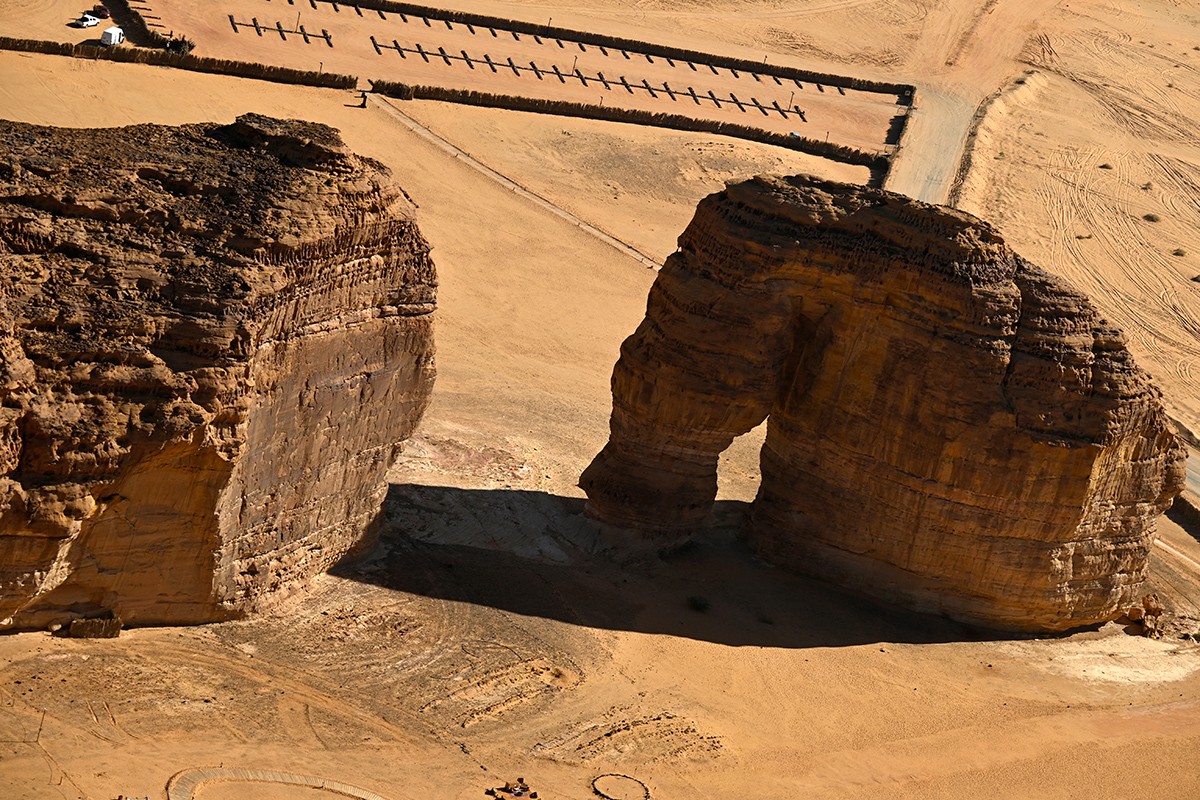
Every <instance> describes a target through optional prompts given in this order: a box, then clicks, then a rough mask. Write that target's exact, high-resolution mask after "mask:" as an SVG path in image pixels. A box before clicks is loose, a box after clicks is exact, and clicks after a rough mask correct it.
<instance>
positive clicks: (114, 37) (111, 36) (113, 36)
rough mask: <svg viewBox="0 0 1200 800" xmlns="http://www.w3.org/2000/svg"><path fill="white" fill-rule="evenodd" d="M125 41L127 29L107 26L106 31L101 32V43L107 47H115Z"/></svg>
mask: <svg viewBox="0 0 1200 800" xmlns="http://www.w3.org/2000/svg"><path fill="white" fill-rule="evenodd" d="M123 41H125V31H123V30H121V29H120V28H118V27H117V26H115V25H114V26H113V27H111V28H105V30H104V33H102V34H100V44H102V45H104V46H106V47H114V46H116V45H118V44H120V43H121V42H123Z"/></svg>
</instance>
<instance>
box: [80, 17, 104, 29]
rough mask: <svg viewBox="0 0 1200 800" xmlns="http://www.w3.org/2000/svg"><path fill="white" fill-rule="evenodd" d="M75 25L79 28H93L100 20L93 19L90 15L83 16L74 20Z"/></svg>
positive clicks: (97, 18)
mask: <svg viewBox="0 0 1200 800" xmlns="http://www.w3.org/2000/svg"><path fill="white" fill-rule="evenodd" d="M75 24H76V26H78V27H80V28H94V27H96V26H97V25H99V24H100V18H99V17H93V16H92V15H91V14H84V15H83V16H82V17H80V18H79V19H77V20H75Z"/></svg>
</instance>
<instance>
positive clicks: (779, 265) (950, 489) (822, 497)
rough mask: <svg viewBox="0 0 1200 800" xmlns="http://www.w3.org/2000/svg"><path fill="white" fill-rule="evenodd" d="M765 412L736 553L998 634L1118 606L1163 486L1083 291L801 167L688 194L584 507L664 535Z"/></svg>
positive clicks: (1135, 406) (1162, 443)
mask: <svg viewBox="0 0 1200 800" xmlns="http://www.w3.org/2000/svg"><path fill="white" fill-rule="evenodd" d="M764 418H769V419H768V430H767V436H766V441H765V444H764V446H763V449H762V486H761V488H760V491H759V494H758V497H757V499H756V500H755V502H754V505H753V508H752V511H751V514H750V518H749V524H748V528H747V538H748V540H749V541H750V542H751V544H752V545H753V546H754V547H755V548H756V549H758V550H759V551H760V552H762V553H763V554H764V555H766V556H767V557H768V558H770V559H771V560H773V561H775V562H777V563H780V564H783V565H785V566H788V567H790V568H793V569H796V570H799V571H803V572H809V573H813V574H816V575H818V576H820V577H823V578H826V579H830V580H834V581H837V582H841V583H845V584H848V585H851V586H853V587H855V588H857V589H860V590H862V591H865V592H867V593H869V594H872V595H875V596H878V597H882V598H886V599H890V600H900V601H902V602H905V603H906V604H908V605H912V606H915V607H918V608H922V609H926V610H933V611H939V612H943V613H947V614H950V615H952V616H955V617H957V618H959V619H964V620H967V621H971V622H977V623H982V624H986V625H989V626H993V627H998V628H1007V629H1016V630H1063V629H1068V628H1071V627H1076V626H1079V625H1084V624H1090V623H1093V622H1096V621H1100V620H1103V619H1109V618H1111V617H1113V616H1115V615H1116V614H1117V613H1119V611H1120V610H1121V609H1122V608H1124V607H1127V606H1128V605H1130V604H1132V602H1133V600H1134V599H1135V597H1136V596H1137V592H1138V591H1139V589H1140V587H1141V584H1142V583H1143V582H1144V580H1145V577H1146V571H1147V563H1148V556H1149V547H1150V544H1151V541H1152V536H1153V533H1154V528H1153V521H1154V519H1155V518H1156V517H1157V516H1158V514H1160V513H1161V512H1162V511H1163V510H1164V509H1165V508H1167V507H1168V506H1169V505H1170V503H1171V500H1172V498H1173V497H1174V496H1175V495H1176V494H1178V492H1179V491H1180V489H1181V487H1182V475H1183V459H1184V455H1183V450H1182V449H1181V447H1180V445H1179V443H1178V442H1177V441H1176V439H1175V437H1174V435H1173V433H1172V432H1171V430H1170V427H1169V423H1168V420H1167V418H1166V415H1165V412H1164V410H1163V407H1162V404H1161V401H1160V396H1159V393H1158V391H1157V389H1156V388H1155V387H1154V386H1153V385H1152V384H1151V383H1150V380H1149V377H1148V376H1147V375H1146V374H1145V373H1144V372H1142V371H1141V370H1139V369H1138V368H1137V367H1136V365H1135V364H1134V363H1133V360H1132V357H1131V356H1130V354H1129V352H1128V351H1127V350H1126V348H1125V345H1124V342H1123V340H1122V338H1121V335H1120V333H1119V331H1117V330H1116V329H1114V328H1113V327H1112V326H1111V325H1109V324H1108V323H1107V322H1105V321H1104V320H1103V319H1101V318H1100V316H1099V315H1098V313H1097V312H1096V310H1095V309H1094V308H1093V307H1092V305H1091V303H1090V301H1088V299H1087V298H1086V297H1085V296H1083V295H1082V294H1080V293H1079V292H1077V291H1075V290H1074V289H1072V288H1070V287H1069V286H1068V285H1066V284H1065V283H1064V282H1063V281H1061V280H1059V279H1057V278H1055V277H1054V276H1052V275H1049V274H1047V273H1045V272H1043V271H1042V270H1040V269H1038V268H1037V267H1035V266H1033V265H1032V264H1030V263H1029V262H1027V261H1025V260H1024V259H1022V258H1021V257H1020V256H1017V255H1016V254H1015V253H1013V252H1012V251H1011V250H1010V249H1009V248H1008V247H1007V246H1006V245H1005V244H1004V242H1003V241H1002V240H1001V238H1000V237H999V236H998V235H997V234H996V232H995V231H994V230H992V229H991V228H990V227H989V226H987V225H986V224H984V223H982V222H980V221H978V220H976V219H974V218H973V217H971V216H969V215H967V214H963V213H961V212H957V211H953V210H950V209H941V208H935V207H932V206H928V205H925V204H922V203H918V202H915V201H912V200H908V199H906V198H903V197H900V196H898V195H892V194H889V193H885V192H879V191H875V190H868V189H863V188H861V187H853V186H844V185H841V184H833V183H827V182H822V181H818V180H815V179H810V178H804V177H793V178H786V179H784V178H756V179H754V180H752V181H748V182H746V183H742V184H738V185H733V186H730V187H728V188H727V190H726V191H724V192H721V193H719V194H716V195H713V196H711V197H709V198H707V199H705V200H704V201H702V203H701V204H700V207H699V209H698V211H697V214H696V217H695V219H694V220H693V222H692V224H691V225H690V226H689V227H688V229H687V230H686V231H685V232H684V234H683V236H682V237H681V238H680V250H679V252H677V253H676V254H675V255H673V256H672V257H671V258H670V259H669V260H668V263H667V264H666V266H665V267H664V269H663V271H662V272H661V273H660V275H659V278H658V280H657V281H656V282H655V285H654V287H653V288H652V289H651V292H650V297H649V300H648V304H647V315H646V318H645V320H644V321H643V322H642V324H641V326H639V328H638V330H637V331H636V332H635V333H634V334H633V336H631V337H630V338H629V339H628V340H627V341H626V342H625V343H624V345H623V346H622V349H621V358H620V361H619V362H618V364H617V366H616V368H615V370H614V373H613V414H612V422H611V437H610V440H609V443H608V445H607V446H606V447H605V448H604V450H603V451H602V452H601V453H600V454H599V455H598V456H597V457H596V459H595V460H594V461H593V463H592V464H591V466H589V467H588V469H587V470H586V471H585V472H584V473H583V476H582V478H581V481H580V485H581V486H582V487H583V488H584V490H585V491H586V492H587V494H588V509H589V512H590V513H591V514H592V515H593V516H596V517H598V518H599V519H601V520H603V521H606V522H608V523H611V524H615V525H618V526H622V527H628V528H635V529H640V530H644V531H646V532H647V533H648V534H650V535H653V536H660V537H673V536H679V535H686V533H687V532H688V531H689V530H691V529H693V528H694V527H696V526H697V525H699V524H701V523H702V522H703V520H704V519H705V517H706V516H707V514H708V511H709V509H710V508H711V505H712V501H713V498H714V496H715V491H716V463H717V457H718V455H719V454H720V453H721V452H722V451H723V450H724V449H725V448H726V447H728V446H729V444H730V443H731V442H732V440H733V438H734V437H736V436H738V435H741V434H743V433H745V432H746V431H749V430H750V429H751V428H753V427H754V426H755V425H757V424H759V423H760V422H761V421H762V420H763V419H764Z"/></svg>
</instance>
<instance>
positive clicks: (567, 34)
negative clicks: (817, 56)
mask: <svg viewBox="0 0 1200 800" xmlns="http://www.w3.org/2000/svg"><path fill="white" fill-rule="evenodd" d="M321 1H322V2H331V0H321ZM344 5H349V6H351V7H354V6H358V7H359V8H366V9H371V10H374V11H385V12H391V13H393V14H408V15H411V16H415V17H430V18H433V19H442V20H449V21H450V22H460V23H462V24H464V25H478V26H480V27H483V28H503V29H504V30H507V31H516V32H517V33H527V34H530V35H536V36H542V37H546V38H555V39H569V40H571V41H573V42H582V43H584V44H591V45H596V46H597V47H612V48H615V49H618V50H633V51H636V52H638V53H644V54H649V55H652V56H660V57H662V58H671V59H675V60H678V61H685V62H687V61H690V62H693V63H695V64H711V65H713V66H714V67H725V68H726V69H737V70H742V71H743V72H756V73H758V74H759V75H775V76H777V77H780V78H787V79H789V80H798V81H804V82H808V83H819V84H821V85H822V86H841V87H843V88H846V89H859V90H861V91H864V92H883V93H885V94H894V95H896V96H897V97H899V98H900V99H902V100H907V98H908V97H910V96H911V94H912V91H913V88H914V87H913V86H912V84H908V83H892V82H889V81H873V80H868V79H866V78H852V77H849V76H846V75H831V74H828V73H823V72H812V71H810V70H806V69H796V68H794V67H781V66H775V65H773V64H772V65H765V64H763V63H762V62H760V61H752V60H750V59H745V58H733V57H731V56H718V55H713V54H711V53H702V52H700V51H698V50H687V49H684V48H682V47H670V46H668V45H660V44H651V43H649V42H642V41H638V40H637V39H625V38H622V37H619V36H607V35H605V34H600V33H588V32H585V31H575V30H571V29H569V28H556V27H550V26H549V25H539V24H537V23H536V22H524V21H522V20H517V19H504V18H502V17H489V16H486V15H484V14H473V13H471V12H468V11H451V10H449V9H445V8H431V7H429V6H420V5H414V4H412V3H399V2H394V1H393V0H351V2H349V3H344Z"/></svg>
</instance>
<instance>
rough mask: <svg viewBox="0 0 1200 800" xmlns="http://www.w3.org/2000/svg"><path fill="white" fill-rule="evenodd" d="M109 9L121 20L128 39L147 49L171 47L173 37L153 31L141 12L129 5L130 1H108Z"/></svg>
mask: <svg viewBox="0 0 1200 800" xmlns="http://www.w3.org/2000/svg"><path fill="white" fill-rule="evenodd" d="M108 7H109V8H110V9H111V10H112V11H113V12H114V13H115V14H116V15H117V17H118V18H120V22H121V27H122V30H124V31H125V36H126V38H128V39H131V40H133V41H134V42H137V43H138V44H140V45H144V46H145V47H160V48H162V49H163V50H166V49H168V48H169V47H171V37H169V36H163V35H162V34H161V33H159V32H158V31H155V30H151V29H150V26H149V25H147V24H146V20H145V18H144V17H143V16H142V15H141V13H140V12H138V11H135V10H134V9H133V7H132V6H130V5H129V0H108Z"/></svg>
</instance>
